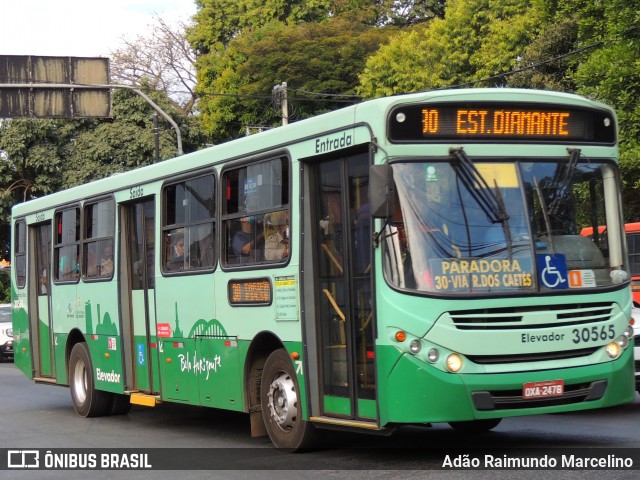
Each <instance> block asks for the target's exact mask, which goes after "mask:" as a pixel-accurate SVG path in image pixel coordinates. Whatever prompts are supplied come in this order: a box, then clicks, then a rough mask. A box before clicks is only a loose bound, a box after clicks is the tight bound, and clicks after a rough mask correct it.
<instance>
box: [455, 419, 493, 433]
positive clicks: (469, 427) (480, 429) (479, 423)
mask: <svg viewBox="0 0 640 480" xmlns="http://www.w3.org/2000/svg"><path fill="white" fill-rule="evenodd" d="M501 421H502V419H501V418H490V419H487V420H470V421H468V422H449V425H451V428H453V429H454V430H455V431H456V432H462V433H484V432H488V431H489V430H491V429H493V428H495V427H497V426H498V424H499V423H500V422H501Z"/></svg>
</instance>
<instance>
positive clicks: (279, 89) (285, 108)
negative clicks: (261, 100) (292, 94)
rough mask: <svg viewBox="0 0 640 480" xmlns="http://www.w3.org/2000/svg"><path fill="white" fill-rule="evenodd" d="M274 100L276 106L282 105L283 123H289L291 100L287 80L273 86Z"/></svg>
mask: <svg viewBox="0 0 640 480" xmlns="http://www.w3.org/2000/svg"><path fill="white" fill-rule="evenodd" d="M272 97H273V101H274V103H275V105H276V107H282V125H288V124H289V102H288V100H287V82H282V83H281V84H280V85H276V86H275V87H273V92H272Z"/></svg>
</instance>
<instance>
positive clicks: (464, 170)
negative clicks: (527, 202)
mask: <svg viewBox="0 0 640 480" xmlns="http://www.w3.org/2000/svg"><path fill="white" fill-rule="evenodd" d="M449 154H450V155H451V156H452V157H453V158H452V159H451V162H450V163H451V166H452V167H453V169H454V170H455V171H456V174H457V175H458V178H459V179H460V180H461V181H462V183H463V184H464V186H465V187H466V188H467V191H468V192H469V193H470V194H471V196H472V197H473V199H474V200H475V201H476V202H477V203H478V205H479V206H480V208H481V209H482V211H483V212H484V213H485V215H486V216H487V218H488V219H489V221H490V222H491V223H502V222H505V221H507V220H509V215H508V214H507V212H506V210H505V207H504V202H503V201H502V196H501V195H500V193H499V189H498V185H497V184H496V185H495V192H494V191H493V190H492V189H491V187H490V186H489V184H488V183H487V181H486V180H485V179H484V177H483V176H482V175H481V174H480V172H479V171H478V169H477V168H476V166H475V165H474V164H473V162H472V161H471V159H470V158H469V157H468V156H467V154H466V153H464V150H463V149H462V148H450V149H449ZM456 160H457V161H456ZM494 183H495V180H494Z"/></svg>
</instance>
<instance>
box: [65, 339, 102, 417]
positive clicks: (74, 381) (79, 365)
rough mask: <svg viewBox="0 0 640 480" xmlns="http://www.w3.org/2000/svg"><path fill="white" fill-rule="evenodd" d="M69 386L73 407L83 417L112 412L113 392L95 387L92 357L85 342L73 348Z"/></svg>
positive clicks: (70, 358) (70, 359)
mask: <svg viewBox="0 0 640 480" xmlns="http://www.w3.org/2000/svg"><path fill="white" fill-rule="evenodd" d="M69 388H70V389H71V400H72V401H73V408H74V409H75V411H76V413H77V414H78V415H80V416H81V417H100V416H103V415H107V414H109V413H110V410H111V402H112V394H111V393H109V392H103V391H101V390H96V389H95V386H94V381H93V367H92V366H91V357H90V356H89V349H88V348H87V344H86V343H84V342H80V343H76V344H75V345H74V346H73V349H72V350H71V356H70V357H69Z"/></svg>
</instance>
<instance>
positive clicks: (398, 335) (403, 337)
mask: <svg viewBox="0 0 640 480" xmlns="http://www.w3.org/2000/svg"><path fill="white" fill-rule="evenodd" d="M406 339H407V334H406V333H404V332H403V331H402V330H398V331H397V332H396V342H404V341H405V340H406Z"/></svg>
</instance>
